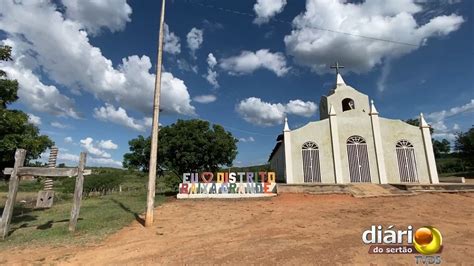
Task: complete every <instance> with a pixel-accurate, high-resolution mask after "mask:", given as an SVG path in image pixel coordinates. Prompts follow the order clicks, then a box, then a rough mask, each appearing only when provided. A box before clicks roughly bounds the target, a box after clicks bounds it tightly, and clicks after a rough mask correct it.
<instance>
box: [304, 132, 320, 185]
mask: <svg viewBox="0 0 474 266" xmlns="http://www.w3.org/2000/svg"><path fill="white" fill-rule="evenodd" d="M301 150H302V153H303V174H304V182H305V183H311V182H321V167H320V164H319V147H318V145H317V144H316V143H314V142H312V141H308V142H305V143H304V144H303V146H302V147H301Z"/></svg>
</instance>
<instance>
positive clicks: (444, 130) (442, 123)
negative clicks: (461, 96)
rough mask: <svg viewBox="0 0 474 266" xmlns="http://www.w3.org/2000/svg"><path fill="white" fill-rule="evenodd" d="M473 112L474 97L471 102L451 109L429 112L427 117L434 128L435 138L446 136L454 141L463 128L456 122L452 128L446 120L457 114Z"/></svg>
mask: <svg viewBox="0 0 474 266" xmlns="http://www.w3.org/2000/svg"><path fill="white" fill-rule="evenodd" d="M472 112H474V99H471V101H470V102H468V103H466V104H464V105H461V106H455V107H453V108H451V109H449V110H442V111H439V112H433V113H430V114H427V115H426V116H425V117H426V120H427V122H429V123H430V125H431V126H432V127H433V129H434V133H433V138H436V139H442V138H445V139H447V140H449V141H451V142H452V141H454V140H455V138H456V133H457V132H459V131H460V129H461V128H460V127H459V125H458V124H454V125H453V126H452V127H451V128H450V127H448V126H446V120H447V119H449V118H451V117H453V116H456V115H461V114H466V113H472Z"/></svg>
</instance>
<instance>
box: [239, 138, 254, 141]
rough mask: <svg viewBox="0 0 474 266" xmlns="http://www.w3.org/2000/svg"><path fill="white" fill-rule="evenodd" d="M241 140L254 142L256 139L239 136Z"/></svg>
mask: <svg viewBox="0 0 474 266" xmlns="http://www.w3.org/2000/svg"><path fill="white" fill-rule="evenodd" d="M239 141H241V142H254V141H255V139H254V138H253V137H248V138H239Z"/></svg>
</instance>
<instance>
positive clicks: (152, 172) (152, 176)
mask: <svg viewBox="0 0 474 266" xmlns="http://www.w3.org/2000/svg"><path fill="white" fill-rule="evenodd" d="M162 1H163V2H162V4H161V18H160V33H159V36H158V59H157V65H156V79H155V97H154V101H153V123H152V129H151V152H150V167H149V168H148V169H149V172H148V195H147V204H146V216H145V226H146V227H148V226H152V225H153V210H154V208H155V184H156V160H157V155H158V125H159V116H160V92H161V65H162V57H163V56H162V55H163V34H164V28H163V26H164V23H165V0H162Z"/></svg>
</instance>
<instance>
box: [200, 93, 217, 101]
mask: <svg viewBox="0 0 474 266" xmlns="http://www.w3.org/2000/svg"><path fill="white" fill-rule="evenodd" d="M216 100H217V97H216V96H214V95H212V94H209V95H199V96H196V97H194V101H196V102H198V103H212V102H214V101H216Z"/></svg>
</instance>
